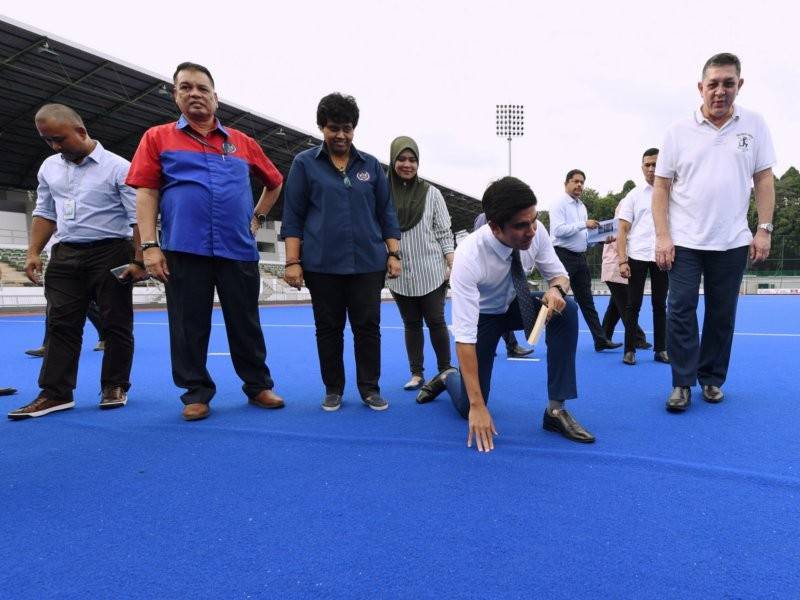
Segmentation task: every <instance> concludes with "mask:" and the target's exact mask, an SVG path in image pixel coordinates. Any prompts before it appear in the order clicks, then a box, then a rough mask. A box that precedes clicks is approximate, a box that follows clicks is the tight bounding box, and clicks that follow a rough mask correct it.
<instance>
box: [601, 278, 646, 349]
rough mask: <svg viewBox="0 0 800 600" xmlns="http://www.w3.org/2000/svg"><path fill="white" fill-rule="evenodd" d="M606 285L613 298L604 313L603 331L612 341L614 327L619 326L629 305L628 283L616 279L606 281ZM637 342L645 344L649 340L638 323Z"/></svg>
mask: <svg viewBox="0 0 800 600" xmlns="http://www.w3.org/2000/svg"><path fill="white" fill-rule="evenodd" d="M606 285H607V286H608V289H609V291H610V292H611V300H610V301H609V303H608V306H607V307H606V312H605V314H604V315H603V333H605V336H606V339H607V340H609V341H610V340H611V338H612V337H613V336H614V329H615V328H616V327H617V323H619V321H620V319H622V318H623V316H624V315H625V310H626V309H627V307H628V285H627V284H625V283H617V282H615V281H606ZM623 323H624V321H623ZM636 342H637V343H638V342H641V343H643V344H644V343H645V342H647V336H646V335H645V334H644V331H642V328H641V327H639V325H638V323H637V325H636Z"/></svg>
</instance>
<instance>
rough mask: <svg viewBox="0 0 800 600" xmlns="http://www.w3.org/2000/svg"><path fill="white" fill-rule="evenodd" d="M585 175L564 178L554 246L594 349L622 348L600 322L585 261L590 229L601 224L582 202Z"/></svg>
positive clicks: (554, 211)
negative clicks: (590, 215)
mask: <svg viewBox="0 0 800 600" xmlns="http://www.w3.org/2000/svg"><path fill="white" fill-rule="evenodd" d="M585 182H586V175H585V174H584V173H583V171H581V170H580V169H572V170H571V171H570V172H569V173H567V178H566V180H565V181H564V192H565V193H564V195H563V196H561V197H560V198H559V199H558V200H556V202H555V205H554V206H553V207H552V208H551V209H550V231H551V232H552V235H553V246H554V247H555V249H556V254H557V255H558V258H559V260H561V263H562V264H563V265H564V267H565V268H566V269H567V272H568V273H569V283H570V286H571V287H572V292H573V293H574V294H575V301H576V302H577V303H578V306H579V307H580V309H581V313H582V314H583V318H584V320H585V321H586V324H587V325H588V326H589V331H590V332H591V334H592V338H594V349H595V350H596V351H598V352H601V351H603V350H609V349H613V348H619V347H620V346H621V345H622V344H620V343H614V342H611V341H610V340H608V339H607V338H606V336H605V333H604V331H603V327H602V326H601V325H600V319H599V317H598V316H597V309H595V307H594V299H593V298H592V274H591V272H590V271H589V263H588V262H587V261H586V248H587V246H588V243H587V239H586V238H587V233H588V232H587V230H588V229H597V226H598V223H597V221H595V220H594V219H590V218H588V214H587V212H586V206H585V205H584V204H583V202H581V194H582V193H583V184H584V183H585Z"/></svg>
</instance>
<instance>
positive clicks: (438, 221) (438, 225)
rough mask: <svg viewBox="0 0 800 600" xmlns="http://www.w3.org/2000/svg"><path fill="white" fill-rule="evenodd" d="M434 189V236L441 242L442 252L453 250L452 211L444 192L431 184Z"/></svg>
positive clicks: (448, 252) (446, 252)
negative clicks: (448, 206)
mask: <svg viewBox="0 0 800 600" xmlns="http://www.w3.org/2000/svg"><path fill="white" fill-rule="evenodd" d="M431 190H432V191H433V237H434V238H435V239H436V241H437V242H438V243H439V246H440V247H441V249H442V254H450V253H451V252H452V251H453V233H452V232H451V231H450V224H451V223H450V213H449V212H447V204H446V203H445V201H444V197H443V196H442V193H441V192H440V191H439V190H438V189H437V188H435V187H433V186H431Z"/></svg>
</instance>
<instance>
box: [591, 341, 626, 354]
mask: <svg viewBox="0 0 800 600" xmlns="http://www.w3.org/2000/svg"><path fill="white" fill-rule="evenodd" d="M620 346H622V342H612V341H610V340H606V339H603V340H601V341H599V342H595V344H594V351H595V352H602V351H603V350H614V349H615V348H619V347H620Z"/></svg>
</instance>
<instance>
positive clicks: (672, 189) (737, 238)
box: [653, 53, 775, 412]
mask: <svg viewBox="0 0 800 600" xmlns="http://www.w3.org/2000/svg"><path fill="white" fill-rule="evenodd" d="M740 75H741V64H740V62H739V59H738V58H737V57H736V56H734V55H733V54H728V53H722V54H716V55H714V56H712V57H711V58H710V59H708V61H706V64H705V66H704V67H703V73H702V81H701V82H700V83H698V84H697V87H698V89H699V91H700V96H701V97H702V100H703V104H702V106H701V107H700V108H699V109H697V110H696V111H695V113H694V115H693V116H691V117H690V118H688V119H684V120H683V121H679V122H678V123H676V124H675V125H673V126H672V127H670V129H669V130H668V131H667V134H666V137H665V139H664V144H663V146H662V148H661V154H660V156H659V159H658V164H657V166H656V178H655V184H654V186H653V187H654V190H653V220H654V222H655V228H656V262H657V263H658V266H659V267H661V268H662V269H665V270H668V271H670V274H669V286H670V294H669V315H668V319H669V321H668V327H667V331H668V333H667V346H668V347H669V352H670V358H671V361H672V385H673V389H672V392H671V394H670V396H669V398H668V400H667V410H668V411H670V412H683V411H685V410H686V409H687V408H688V407H689V403H690V401H691V386H693V385H694V384H695V382H697V381H699V382H700V385H701V386H702V388H703V398H704V399H705V400H706V401H708V402H712V403H716V402H720V401H721V400H722V398H723V393H722V390H721V389H720V388H721V386H722V385H723V384H724V383H725V378H726V376H727V372H728V364H729V362H730V353H731V344H732V342H733V330H734V320H735V318H736V303H737V299H738V293H739V286H740V285H741V282H742V276H743V274H744V269H745V265H746V263H747V257H748V254H749V256H750V258H751V259H752V260H753V262H760V261H762V260H765V259H766V258H767V257H768V256H769V249H770V243H771V234H772V212H773V209H774V206H775V185H774V182H773V175H772V167H773V165H774V164H775V152H774V150H773V147H772V138H771V137H770V133H769V129H767V125H766V123H765V122H764V119H763V118H762V117H761V115H759V114H757V113H754V112H752V111H749V110H746V109H744V108H742V107H740V106H738V105H736V104H734V101H735V99H736V95H737V94H738V93H739V90H740V89H741V88H742V84H743V83H744V80H743V79H741V77H740ZM751 187H754V188H755V198H756V208H757V210H758V222H759V225H758V228H757V229H756V233H755V236H754V235H752V234H751V232H750V229H749V227H748V225H747V209H748V205H749V198H750V188H751ZM701 276H702V277H703V287H704V290H705V302H704V304H705V318H704V321H703V335H702V340H698V325H697V313H696V309H697V302H698V295H699V286H700V278H701Z"/></svg>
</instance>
